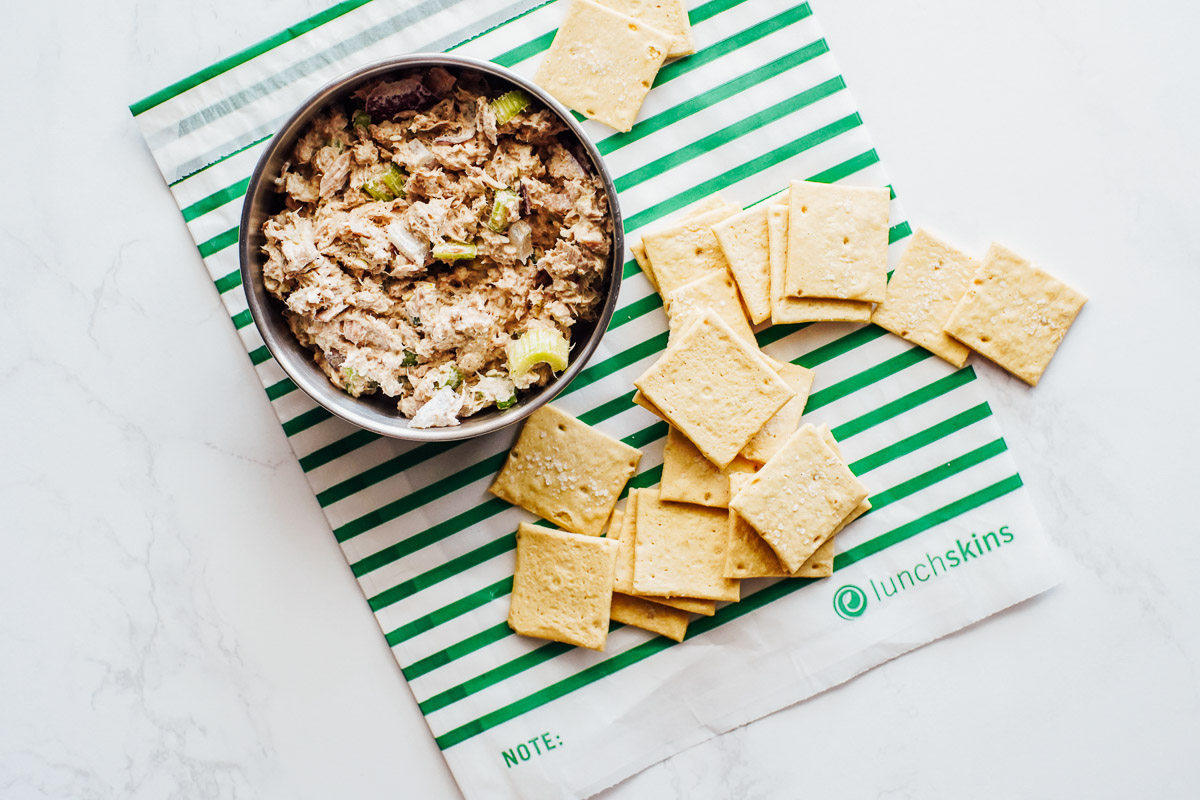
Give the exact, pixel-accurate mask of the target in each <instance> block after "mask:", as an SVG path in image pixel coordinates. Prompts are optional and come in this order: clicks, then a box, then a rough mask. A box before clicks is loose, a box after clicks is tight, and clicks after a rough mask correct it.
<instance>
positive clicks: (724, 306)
mask: <svg viewBox="0 0 1200 800" xmlns="http://www.w3.org/2000/svg"><path fill="white" fill-rule="evenodd" d="M665 305H666V310H667V320H668V322H669V323H670V326H671V336H670V338H672V339H673V338H674V337H675V336H676V335H678V334H679V333H680V332H681V331H682V330H683V328H685V327H686V326H687V323H688V322H689V321H691V320H692V318H694V317H697V316H699V315H700V314H701V313H702V312H703V311H704V310H705V309H710V310H712V311H713V313H715V314H716V315H717V316H718V317H720V318H721V319H723V320H725V322H726V323H727V324H728V325H729V327H730V328H732V329H733V332H734V333H736V334H737V335H738V336H741V337H742V338H743V339H745V340H746V341H747V342H750V343H751V344H752V345H754V346H755V347H758V342H757V340H755V338H754V331H753V329H751V327H750V323H749V322H748V321H747V320H746V312H745V310H744V309H743V308H742V301H741V300H740V299H739V298H738V290H737V286H735V285H734V283H733V277H732V276H731V275H730V274H729V270H724V269H723V270H720V271H713V272H710V273H708V274H707V275H705V276H703V277H701V278H697V279H696V280H694V281H691V282H690V283H685V284H684V285H683V286H680V287H679V288H678V289H675V290H674V291H672V292H668V293H667V297H666V304H665Z"/></svg>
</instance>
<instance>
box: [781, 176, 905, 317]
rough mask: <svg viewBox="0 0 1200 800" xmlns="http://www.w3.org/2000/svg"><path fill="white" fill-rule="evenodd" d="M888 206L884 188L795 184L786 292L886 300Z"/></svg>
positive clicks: (791, 294) (843, 298)
mask: <svg viewBox="0 0 1200 800" xmlns="http://www.w3.org/2000/svg"><path fill="white" fill-rule="evenodd" d="M890 204H891V192H889V191H888V189H887V188H885V187H866V186H841V185H835V184H828V183H814V182H812V181H792V183H791V196H790V198H789V203H788V253H787V269H786V270H785V273H784V284H783V293H784V294H785V295H788V296H791V297H821V298H834V299H838V300H860V301H865V302H874V303H879V302H882V301H883V299H884V297H885V296H886V295H887V248H888V208H889V206H890Z"/></svg>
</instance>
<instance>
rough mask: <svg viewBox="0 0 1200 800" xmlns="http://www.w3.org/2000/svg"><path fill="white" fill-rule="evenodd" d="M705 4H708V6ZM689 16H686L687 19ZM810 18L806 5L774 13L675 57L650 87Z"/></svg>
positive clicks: (810, 12) (810, 11)
mask: <svg viewBox="0 0 1200 800" xmlns="http://www.w3.org/2000/svg"><path fill="white" fill-rule="evenodd" d="M709 5H712V3H710V4H709ZM690 16H691V15H689V17H690ZM810 16H812V9H811V8H809V7H808V3H803V4H801V5H798V6H795V7H793V8H789V9H788V10H787V11H784V12H782V13H779V14H776V15H775V16H773V17H771V18H770V19H768V20H764V21H763V22H760V23H758V24H756V25H753V26H751V27H749V28H747V29H746V30H743V31H739V32H738V33H735V34H734V35H732V36H730V37H728V38H726V39H722V40H721V41H719V42H717V43H716V44H712V45H709V46H708V47H706V48H704V49H703V50H701V51H699V52H698V53H693V54H692V55H690V56H688V57H686V58H679V59H676V60H675V61H672V62H671V63H670V64H666V65H664V66H663V68H662V69H660V70H659V71H658V75H657V76H655V78H654V87H653V88H655V89H657V88H658V87H659V86H662V85H663V84H664V83H669V82H670V81H673V80H675V79H676V78H679V77H681V76H683V75H686V74H687V73H689V72H691V71H693V70H696V69H699V68H700V67H703V66H705V65H706V64H709V63H711V62H713V61H716V60H717V59H719V58H721V57H722V56H727V55H729V54H730V53H732V52H734V51H735V50H739V49H741V48H742V47H745V46H746V45H748V44H751V43H752V42H756V41H758V40H759V39H761V38H763V37H764V36H765V35H767V34H768V33H771V32H773V31H777V30H779V29H781V28H786V27H788V26H789V25H794V24H795V23H797V22H799V21H800V20H802V19H805V18H806V17H810Z"/></svg>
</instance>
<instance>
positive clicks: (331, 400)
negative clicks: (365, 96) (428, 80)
mask: <svg viewBox="0 0 1200 800" xmlns="http://www.w3.org/2000/svg"><path fill="white" fill-rule="evenodd" d="M438 66H440V67H451V68H454V69H456V70H462V71H471V70H473V71H476V72H479V73H483V74H485V75H486V76H487V78H488V80H489V82H490V83H491V84H492V85H493V86H495V87H496V88H500V89H504V88H506V87H509V86H511V87H513V88H521V89H524V90H525V91H526V92H528V93H529V94H530V95H531V96H532V97H534V98H536V99H537V100H538V101H539V102H541V103H542V104H543V105H545V106H546V107H547V108H548V109H550V110H551V111H553V112H554V113H555V114H557V115H558V116H559V117H560V118H561V119H562V121H563V123H564V124H566V126H567V128H568V130H569V131H570V132H571V135H572V136H574V137H575V138H576V139H577V140H578V141H579V144H580V146H581V151H582V152H583V153H586V154H587V157H588V158H589V159H591V162H592V166H593V168H594V169H595V172H596V174H597V175H599V176H600V179H601V181H602V183H603V184H604V191H605V194H606V195H607V196H608V207H609V211H610V213H611V215H612V231H613V241H612V251H611V253H610V255H609V260H608V278H607V281H606V285H605V287H604V290H603V291H604V299H603V302H602V305H601V308H600V313H599V316H598V317H597V319H596V320H594V321H592V322H583V321H580V322H577V323H576V324H575V326H574V328H573V329H572V336H571V340H572V345H573V349H572V352H571V358H570V361H569V363H568V365H567V368H566V369H565V370H564V371H563V372H562V374H560V375H559V376H557V377H556V378H554V379H553V380H551V381H550V382H549V383H547V384H546V385H545V386H543V387H541V388H536V389H529V390H526V391H525V392H523V393H522V396H521V397H520V400H519V401H518V402H517V404H516V405H514V406H513V407H511V408H509V409H506V410H504V411H499V410H497V409H495V408H493V409H490V410H487V411H481V412H479V413H478V414H476V415H475V416H473V417H468V418H466V419H464V420H463V421H462V424H460V425H457V426H455V427H449V428H410V427H409V425H408V420H407V419H406V418H405V417H404V415H403V414H401V413H400V412H399V411H398V410H397V409H396V402H395V401H394V400H392V399H391V398H388V397H385V396H382V395H377V396H369V397H368V396H364V397H361V398H354V397H351V396H350V395H348V394H346V393H345V392H342V391H341V390H340V389H338V388H337V387H336V386H334V385H333V384H332V383H330V382H329V379H328V378H327V377H326V376H325V373H323V372H321V370H320V369H319V368H318V367H317V365H316V364H315V363H314V362H313V357H312V352H311V351H310V350H308V349H307V348H305V347H303V346H301V344H300V343H299V342H298V341H297V340H296V337H295V336H293V335H292V332H291V330H289V328H288V325H287V321H286V320H285V319H284V316H283V304H282V303H280V302H279V301H278V300H276V299H275V298H274V297H272V296H271V295H270V294H269V293H268V292H267V290H266V289H265V288H264V287H263V282H262V267H263V261H264V258H263V255H262V246H263V244H264V237H263V233H262V226H263V223H264V222H265V221H266V220H267V219H269V218H270V217H271V216H273V215H274V214H276V213H278V212H279V211H280V210H281V209H282V208H283V197H282V195H280V194H278V193H277V192H276V191H275V190H274V187H273V186H272V181H273V180H274V178H275V177H276V176H277V175H279V172H280V170H281V169H282V167H283V163H284V162H285V161H287V160H288V157H289V154H290V153H291V152H292V148H293V146H294V145H295V144H296V141H297V139H299V137H300V136H301V134H302V133H303V132H304V129H305V128H306V127H307V126H308V123H309V122H310V121H311V120H312V119H313V117H315V116H316V115H317V114H318V113H320V112H321V111H323V110H324V109H325V108H326V107H328V106H329V105H330V104H331V103H335V102H339V101H342V100H345V99H347V98H349V96H350V95H351V94H352V93H353V92H354V91H355V90H357V89H358V88H359V87H360V86H362V85H363V84H366V83H370V82H371V81H374V80H376V79H378V78H383V77H386V76H388V75H390V74H392V73H395V72H397V71H400V70H409V69H414V68H422V67H424V68H428V67H438ZM240 231H241V233H240V235H239V239H238V254H239V257H240V258H241V273H242V288H243V289H244V290H245V292H246V300H247V302H248V303H249V304H250V314H251V316H253V317H254V324H255V325H256V326H258V331H259V333H260V334H261V335H262V337H263V341H264V342H266V345H267V349H268V350H270V351H271V355H272V356H274V357H275V360H276V361H277V362H278V363H279V366H280V367H282V368H283V371H284V372H285V373H287V376H288V377H289V378H291V379H292V380H293V381H294V382H295V383H296V385H297V386H299V387H300V389H301V390H303V391H304V393H305V394H307V395H308V396H309V397H311V398H312V399H313V400H315V401H316V402H317V403H319V404H321V405H322V406H324V407H325V408H326V409H327V410H328V411H330V412H331V413H333V414H335V415H336V416H338V417H341V418H342V419H344V420H346V421H347V422H351V423H353V424H355V425H358V426H359V427H361V428H366V429H367V430H369V431H373V432H375V433H378V434H382V435H383V436H391V437H394V438H397V439H408V440H411V441H417V442H433V441H448V440H454V439H467V438H470V437H473V436H482V435H484V434H487V433H491V432H493V431H495V430H498V429H500V428H503V427H505V426H506V425H511V424H513V423H514V422H517V421H519V420H522V419H524V418H525V417H527V416H529V415H530V414H531V413H533V411H534V410H536V409H537V408H539V407H540V406H542V405H544V404H546V403H548V402H550V400H552V399H553V398H554V397H555V395H557V394H558V393H559V392H561V391H562V390H563V389H565V388H566V387H567V384H569V383H570V382H571V380H572V379H573V378H574V377H575V376H576V375H578V374H579V373H580V371H582V370H583V368H584V365H585V364H587V361H588V359H589V358H590V357H591V355H592V353H593V352H595V350H596V346H597V345H598V344H599V343H600V338H601V337H602V336H603V335H604V331H605V330H606V329H607V328H608V323H609V320H610V319H611V318H612V314H613V309H614V308H615V307H616V303H617V294H618V292H619V290H620V286H621V266H622V264H621V261H620V258H621V254H622V253H623V252H625V241H624V233H623V229H622V224H621V209H620V206H619V205H617V190H616V188H614V187H613V182H612V176H610V175H609V174H608V169H607V168H606V167H605V166H604V161H603V160H602V159H601V158H600V153H599V151H598V150H596V147H595V145H593V144H592V143H591V141H589V140H588V138H587V136H586V135H584V133H583V129H582V128H581V127H580V126H579V123H578V122H576V121H575V118H574V117H573V116H571V113H570V112H569V111H567V109H566V108H564V107H563V106H562V104H560V103H559V102H558V101H557V100H555V99H554V98H553V97H550V95H548V94H546V93H545V92H544V91H542V89H540V88H539V87H538V86H537V85H535V84H534V83H532V82H530V81H528V80H526V79H524V78H522V77H521V76H519V75H517V74H515V73H514V72H512V71H510V70H507V69H505V68H504V67H500V66H497V65H495V64H492V63H489V62H486V61H479V60H476V59H473V58H463V57H461V56H448V55H442V54H435V53H419V54H415V55H408V56H401V57H399V58H391V59H387V60H386V61H380V62H377V63H375V64H370V65H368V66H365V67H362V68H361V69H357V70H355V71H353V72H350V73H348V74H346V75H343V76H342V77H340V78H338V79H336V80H334V81H333V82H331V83H329V84H328V85H326V86H325V87H324V88H322V89H320V90H319V91H318V92H316V93H315V94H314V95H312V96H311V97H309V98H308V99H307V100H305V101H304V102H303V103H302V104H301V105H300V108H299V109H297V110H296V112H295V113H294V114H292V116H291V117H290V118H289V119H288V120H287V122H285V123H284V124H283V127H282V128H280V129H279V132H278V133H276V134H275V136H274V137H272V139H271V142H270V144H269V145H268V147H267V149H266V152H264V153H263V154H262V157H261V158H260V159H259V160H258V164H257V165H256V166H255V168H254V174H253V175H252V176H251V178H250V185H249V188H248V189H247V190H246V201H245V205H244V206H243V207H242V220H241V227H240Z"/></svg>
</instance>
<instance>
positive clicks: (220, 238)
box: [197, 226, 238, 258]
mask: <svg viewBox="0 0 1200 800" xmlns="http://www.w3.org/2000/svg"><path fill="white" fill-rule="evenodd" d="M237 240H238V229H237V227H236V226H235V227H232V228H230V229H229V230H227V231H225V232H224V233H218V234H217V235H216V236H214V237H212V238H211V239H209V240H208V241H205V242H201V243H200V245H199V247H198V248H197V249H198V250H199V251H200V257H201V258H208V257H209V256H211V255H212V254H213V253H216V252H217V251H219V250H224V249H225V248H226V247H229V246H230V245H232V244H234V243H236V242H237Z"/></svg>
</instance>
